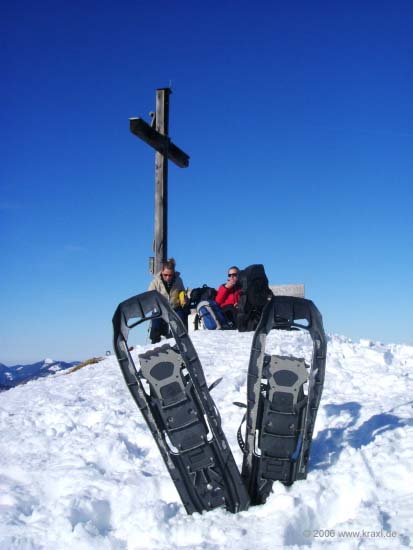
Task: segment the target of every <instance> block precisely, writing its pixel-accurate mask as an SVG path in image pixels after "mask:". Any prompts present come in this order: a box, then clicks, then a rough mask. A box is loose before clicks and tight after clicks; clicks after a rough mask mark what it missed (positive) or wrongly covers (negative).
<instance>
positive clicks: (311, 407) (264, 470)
mask: <svg viewBox="0 0 413 550" xmlns="http://www.w3.org/2000/svg"><path fill="white" fill-rule="evenodd" d="M272 329H284V330H300V329H301V330H306V331H308V332H309V334H310V336H311V339H312V343H313V349H312V360H311V365H307V364H306V362H305V360H304V359H302V358H296V357H291V356H285V357H284V356H277V355H268V354H266V353H265V343H266V337H267V335H268V333H269V332H270V331H271V330H272ZM325 361H326V338H325V334H324V329H323V323H322V318H321V315H320V313H319V311H318V309H317V308H316V307H315V305H314V304H313V302H311V301H310V300H306V299H304V298H295V297H288V296H273V297H272V298H271V301H269V302H268V304H267V305H266V306H265V308H264V310H263V313H262V316H261V320H260V322H259V324H258V326H257V329H256V331H255V334H254V337H253V343H252V348H251V355H250V362H249V367H248V380H247V411H246V434H245V443H244V442H243V440H242V437H241V434H240V431H239V433H238V441H239V443H240V446H241V449H242V450H243V452H244V460H243V466H242V478H243V480H244V482H245V485H246V487H247V489H248V492H249V495H250V498H251V503H252V504H262V503H264V502H265V501H266V499H267V497H268V495H269V494H270V492H271V489H272V484H273V482H274V481H276V480H278V481H281V482H282V483H284V484H285V485H291V484H292V483H293V482H294V481H295V480H297V479H305V478H306V476H307V468H308V461H309V456H310V446H311V440H312V436H313V430H314V423H315V419H316V414H317V410H318V406H319V403H320V398H321V392H322V388H323V382H324V371H325Z"/></svg>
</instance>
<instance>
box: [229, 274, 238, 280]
mask: <svg viewBox="0 0 413 550" xmlns="http://www.w3.org/2000/svg"><path fill="white" fill-rule="evenodd" d="M230 277H238V273H228V279H229V278H230Z"/></svg>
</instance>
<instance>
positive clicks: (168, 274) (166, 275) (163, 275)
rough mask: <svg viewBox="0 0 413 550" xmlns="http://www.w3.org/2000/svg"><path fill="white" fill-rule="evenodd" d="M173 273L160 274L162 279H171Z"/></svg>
mask: <svg viewBox="0 0 413 550" xmlns="http://www.w3.org/2000/svg"><path fill="white" fill-rule="evenodd" d="M173 276H174V275H173V273H162V277H173Z"/></svg>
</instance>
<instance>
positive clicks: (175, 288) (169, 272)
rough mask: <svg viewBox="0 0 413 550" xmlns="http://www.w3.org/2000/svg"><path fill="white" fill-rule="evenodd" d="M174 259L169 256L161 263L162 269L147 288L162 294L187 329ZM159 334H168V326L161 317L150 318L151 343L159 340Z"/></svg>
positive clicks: (180, 284) (180, 282) (183, 295)
mask: <svg viewBox="0 0 413 550" xmlns="http://www.w3.org/2000/svg"><path fill="white" fill-rule="evenodd" d="M175 265H176V263H175V260H174V259H173V258H170V259H169V260H166V261H164V262H163V264H162V269H161V271H160V272H159V273H157V274H156V275H155V277H154V278H153V279H152V281H151V282H150V284H149V288H148V290H157V291H158V292H159V293H160V294H162V296H164V297H165V298H166V299H167V300H168V302H169V304H170V306H171V307H172V309H173V310H174V311H175V313H176V314H177V315H178V316H179V318H180V319H181V320H182V321H183V323H184V325H185V327H186V329H188V312H187V311H186V308H185V305H186V302H187V297H186V291H185V287H184V283H183V282H182V279H181V277H180V273H179V271H175ZM161 336H166V337H168V336H169V326H168V324H167V323H166V322H165V321H164V320H163V319H152V321H151V331H150V339H151V343H152V344H156V343H158V342H160V340H161Z"/></svg>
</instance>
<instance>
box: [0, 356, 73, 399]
mask: <svg viewBox="0 0 413 550" xmlns="http://www.w3.org/2000/svg"><path fill="white" fill-rule="evenodd" d="M78 364H79V361H72V362H71V363H66V362H65V361H54V360H53V359H44V360H43V361H39V362H38V363H32V364H31V365H14V366H11V367H7V366H6V365H3V364H2V363H0V391H4V390H9V389H10V388H14V387H15V386H18V385H19V384H24V383H25V382H29V380H34V379H35V378H42V377H44V376H50V375H51V374H56V373H57V372H60V371H63V370H66V369H70V368H71V367H74V366H75V365H78Z"/></svg>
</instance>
